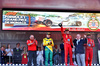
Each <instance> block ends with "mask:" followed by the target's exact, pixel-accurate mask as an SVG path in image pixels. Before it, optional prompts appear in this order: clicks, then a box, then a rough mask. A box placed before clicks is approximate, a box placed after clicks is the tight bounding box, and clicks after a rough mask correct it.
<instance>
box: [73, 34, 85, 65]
mask: <svg viewBox="0 0 100 66" xmlns="http://www.w3.org/2000/svg"><path fill="white" fill-rule="evenodd" d="M73 43H74V46H75V54H76V59H77V63H78V66H85V49H84V44H85V43H86V38H85V39H81V35H80V34H77V35H76V39H74V40H73Z"/></svg>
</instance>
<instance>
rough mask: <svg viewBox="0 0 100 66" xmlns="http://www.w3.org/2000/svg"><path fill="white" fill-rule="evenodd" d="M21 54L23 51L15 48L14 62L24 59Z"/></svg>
mask: <svg viewBox="0 0 100 66" xmlns="http://www.w3.org/2000/svg"><path fill="white" fill-rule="evenodd" d="M21 53H22V50H21V49H20V48H19V49H16V48H14V49H13V58H14V60H21V59H22V57H21Z"/></svg>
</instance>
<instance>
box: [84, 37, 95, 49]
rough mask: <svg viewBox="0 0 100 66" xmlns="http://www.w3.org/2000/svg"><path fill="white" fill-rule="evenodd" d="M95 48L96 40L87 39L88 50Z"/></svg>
mask: <svg viewBox="0 0 100 66" xmlns="http://www.w3.org/2000/svg"><path fill="white" fill-rule="evenodd" d="M94 46H95V43H94V40H92V39H89V38H87V45H86V48H87V49H92V48H93V47H94Z"/></svg>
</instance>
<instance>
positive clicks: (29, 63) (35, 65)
mask: <svg viewBox="0 0 100 66" xmlns="http://www.w3.org/2000/svg"><path fill="white" fill-rule="evenodd" d="M28 52H29V53H28V57H29V61H28V66H31V65H32V64H31V63H32V59H33V64H34V66H37V62H36V58H37V54H36V51H28Z"/></svg>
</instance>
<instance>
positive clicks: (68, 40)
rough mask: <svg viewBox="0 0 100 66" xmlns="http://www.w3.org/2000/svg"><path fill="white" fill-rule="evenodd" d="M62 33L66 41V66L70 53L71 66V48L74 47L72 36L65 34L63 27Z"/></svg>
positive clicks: (71, 63) (71, 62)
mask: <svg viewBox="0 0 100 66" xmlns="http://www.w3.org/2000/svg"><path fill="white" fill-rule="evenodd" d="M61 33H62V37H63V41H64V52H65V64H66V65H67V57H68V52H69V56H70V65H73V61H72V47H71V46H73V43H72V37H71V35H69V34H65V33H64V31H63V27H61Z"/></svg>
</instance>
